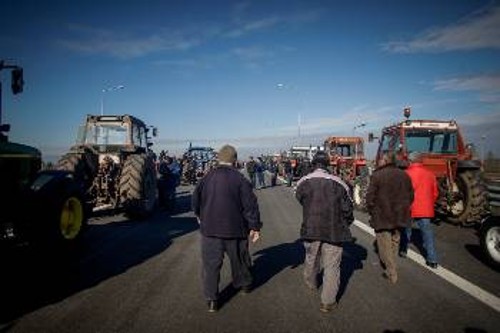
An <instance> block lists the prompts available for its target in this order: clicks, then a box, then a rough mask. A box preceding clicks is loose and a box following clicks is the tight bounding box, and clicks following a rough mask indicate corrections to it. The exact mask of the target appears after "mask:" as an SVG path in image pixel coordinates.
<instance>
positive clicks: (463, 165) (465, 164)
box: [457, 160, 481, 170]
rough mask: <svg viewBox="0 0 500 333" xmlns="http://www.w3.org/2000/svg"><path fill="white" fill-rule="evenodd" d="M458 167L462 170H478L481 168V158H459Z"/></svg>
mask: <svg viewBox="0 0 500 333" xmlns="http://www.w3.org/2000/svg"><path fill="white" fill-rule="evenodd" d="M457 167H458V169H461V170H477V169H480V168H481V161H479V160H458V161H457Z"/></svg>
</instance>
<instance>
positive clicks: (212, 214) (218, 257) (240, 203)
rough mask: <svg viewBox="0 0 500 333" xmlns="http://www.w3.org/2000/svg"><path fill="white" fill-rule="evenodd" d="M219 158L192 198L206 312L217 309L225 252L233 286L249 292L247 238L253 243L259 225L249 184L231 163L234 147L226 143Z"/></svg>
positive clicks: (258, 232)
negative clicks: (197, 224) (198, 230)
mask: <svg viewBox="0 0 500 333" xmlns="http://www.w3.org/2000/svg"><path fill="white" fill-rule="evenodd" d="M218 159H219V165H218V166H217V167H216V168H215V169H213V170H211V171H210V172H209V173H208V174H206V175H205V176H204V177H203V178H202V179H201V181H200V182H199V183H198V185H197V186H196V188H195V190H194V192H193V197H192V207H193V211H194V213H195V214H196V216H197V218H198V222H199V223H200V231H201V254H202V280H203V292H204V295H205V298H206V300H207V303H208V311H209V312H216V311H217V310H218V304H217V299H218V296H219V295H218V294H219V279H220V270H221V268H222V264H223V259H224V254H227V256H228V258H229V262H230V265H231V273H232V278H233V282H232V284H233V286H234V287H235V288H237V289H241V290H242V291H243V292H245V293H246V292H249V291H250V288H251V284H252V274H251V272H250V266H251V260H250V253H249V250H248V239H249V238H250V240H251V241H252V242H256V241H257V240H258V239H259V237H260V229H261V227H262V223H261V221H260V212H259V206H258V203H257V197H256V196H255V194H254V193H253V189H252V184H251V183H250V182H249V181H248V180H247V179H246V178H245V177H244V176H243V174H241V173H240V172H239V171H238V170H237V169H236V168H235V167H234V166H233V165H234V163H235V162H236V160H237V153H236V150H235V149H234V147H232V146H230V145H225V146H223V147H222V148H221V149H220V151H219V153H218Z"/></svg>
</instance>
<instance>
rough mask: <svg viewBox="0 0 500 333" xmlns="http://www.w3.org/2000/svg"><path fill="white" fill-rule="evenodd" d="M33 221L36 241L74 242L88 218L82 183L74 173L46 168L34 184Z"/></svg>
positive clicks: (56, 245)
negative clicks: (75, 177)
mask: <svg viewBox="0 0 500 333" xmlns="http://www.w3.org/2000/svg"><path fill="white" fill-rule="evenodd" d="M31 190H32V198H31V201H32V203H33V207H32V212H31V213H30V214H31V220H32V221H31V223H32V224H33V225H34V226H35V227H34V231H35V232H34V237H36V241H37V242H40V243H43V244H45V245H48V246H50V247H56V248H59V247H60V246H69V245H74V244H75V243H76V242H77V241H78V240H79V239H80V237H81V235H82V233H83V231H84V229H85V227H86V221H87V216H88V215H87V212H86V210H85V202H84V200H83V190H82V186H81V185H80V184H79V183H78V182H76V181H75V179H74V178H73V175H72V174H71V173H68V172H65V171H43V172H40V173H39V175H38V177H37V179H36V180H35V181H34V183H33V185H32V186H31Z"/></svg>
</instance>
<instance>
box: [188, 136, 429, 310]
mask: <svg viewBox="0 0 500 333" xmlns="http://www.w3.org/2000/svg"><path fill="white" fill-rule="evenodd" d="M419 158H420V156H418V155H417V154H411V155H410V160H411V161H412V165H411V166H410V167H409V168H408V169H407V171H403V170H400V169H398V168H397V167H396V166H395V165H394V164H393V163H392V162H391V159H390V158H389V156H384V159H383V163H382V165H381V166H380V167H379V168H378V169H377V170H376V171H375V172H374V174H373V175H372V179H371V183H370V187H369V190H368V194H367V202H368V210H369V213H370V215H371V221H370V223H371V225H372V226H373V227H374V229H375V231H376V243H377V245H378V246H377V247H378V253H379V257H380V261H381V264H382V266H383V268H384V277H386V278H387V279H389V281H390V282H392V283H396V281H397V271H396V263H395V255H396V253H398V251H400V250H401V251H400V255H401V256H404V255H405V253H406V249H407V244H408V241H409V239H410V236H411V224H410V223H411V219H413V220H414V221H415V222H416V223H417V224H418V225H419V227H420V228H421V231H422V233H423V239H424V247H425V249H426V251H427V252H426V256H427V264H428V265H429V266H430V267H432V268H436V267H437V258H436V254H435V249H434V243H433V237H432V229H431V228H430V225H429V224H430V219H431V218H432V217H433V216H434V215H433V214H434V211H433V207H432V209H431V206H433V203H434V201H435V200H436V198H437V184H436V179H435V177H434V175H433V174H432V173H431V172H429V171H427V170H425V169H424V167H423V165H422V164H421V163H418V161H419ZM218 160H219V164H218V167H216V168H214V169H213V170H212V171H210V172H209V173H208V174H207V175H206V176H205V177H203V178H202V179H201V181H200V182H199V183H198V185H197V186H196V188H195V190H194V192H193V196H192V208H193V211H194V213H195V215H196V217H197V218H198V222H199V224H200V231H201V257H202V280H203V292H204V296H205V299H206V300H207V305H208V311H209V312H216V311H218V308H219V303H218V298H219V281H220V270H221V268H222V264H223V259H224V255H225V254H226V255H227V256H228V258H229V262H230V265H231V273H232V279H233V281H232V285H233V287H234V288H236V289H238V290H240V291H241V292H242V293H249V292H250V291H251V290H252V283H253V276H252V270H251V265H252V262H251V256H250V251H249V248H248V247H249V243H250V242H256V241H257V240H258V239H259V238H260V230H261V228H262V226H263V224H262V221H261V219H260V212H259V206H258V201H257V197H256V195H255V193H254V191H253V189H254V188H255V180H253V181H249V180H248V179H246V178H245V177H244V175H243V174H242V173H241V172H239V170H238V169H237V168H235V167H234V164H235V163H236V161H237V152H236V150H235V148H234V147H232V146H230V145H225V146H223V147H222V148H221V149H220V151H219V153H218ZM251 161H253V158H251V159H250V162H251ZM259 162H262V161H258V162H256V163H255V169H250V170H255V172H253V173H252V172H251V171H250V172H249V169H248V163H247V172H248V175H249V177H250V180H252V179H254V178H253V176H256V177H257V179H258V177H259V176H258V172H259V171H257V170H258V169H257V165H258V163H259ZM328 165H329V159H328V156H327V155H326V154H325V153H324V152H318V153H317V154H316V155H315V156H314V158H313V160H312V170H313V171H312V172H311V173H309V174H307V175H305V176H304V177H302V178H301V179H300V180H299V181H298V183H297V187H296V191H295V196H296V199H297V200H298V202H299V203H300V204H301V206H302V215H303V216H302V225H301V227H300V238H301V240H302V242H303V246H304V250H305V260H304V270H303V280H304V284H305V286H307V287H308V288H310V289H313V290H318V289H319V288H320V286H321V292H320V306H319V310H320V311H322V312H330V311H332V310H333V309H334V308H335V307H336V305H337V302H338V300H337V297H338V296H337V293H338V290H339V284H340V263H341V260H342V252H343V249H344V245H345V244H346V243H347V242H352V241H353V238H352V235H351V231H350V225H351V224H352V223H353V221H354V214H353V211H354V209H353V200H352V197H351V190H350V188H349V186H348V185H347V184H346V183H345V182H344V181H343V180H342V179H340V178H339V177H337V176H335V175H332V174H330V173H329V172H328ZM262 172H263V171H262ZM431 211H432V212H431ZM401 228H405V229H404V230H405V232H404V237H403V238H404V239H405V242H403V243H404V246H406V247H403V248H401V249H400V247H399V242H400V230H401Z"/></svg>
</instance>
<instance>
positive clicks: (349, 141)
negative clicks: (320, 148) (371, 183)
mask: <svg viewBox="0 0 500 333" xmlns="http://www.w3.org/2000/svg"><path fill="white" fill-rule="evenodd" d="M325 151H326V152H327V154H328V156H329V158H330V168H331V172H332V174H334V175H337V176H339V177H340V178H342V179H343V180H344V181H345V182H346V183H347V184H349V185H350V186H354V185H355V182H356V179H357V178H358V177H359V176H360V175H361V174H363V173H365V171H366V159H365V155H364V153H363V138H362V137H359V136H352V137H349V136H330V137H328V138H327V139H326V140H325Z"/></svg>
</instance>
